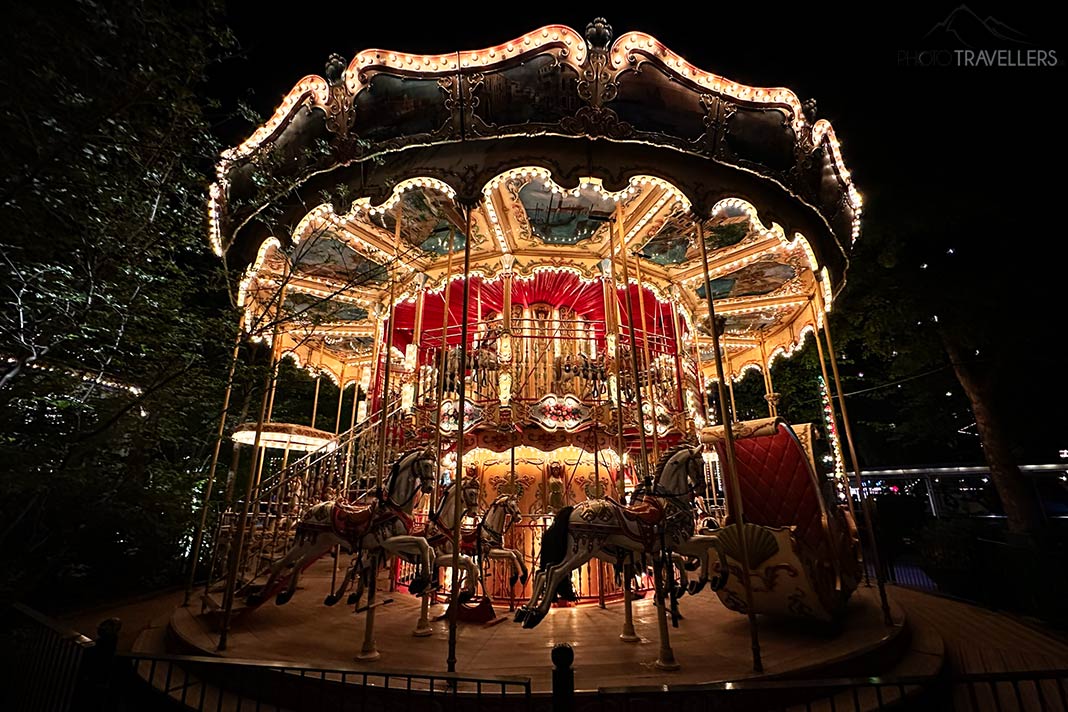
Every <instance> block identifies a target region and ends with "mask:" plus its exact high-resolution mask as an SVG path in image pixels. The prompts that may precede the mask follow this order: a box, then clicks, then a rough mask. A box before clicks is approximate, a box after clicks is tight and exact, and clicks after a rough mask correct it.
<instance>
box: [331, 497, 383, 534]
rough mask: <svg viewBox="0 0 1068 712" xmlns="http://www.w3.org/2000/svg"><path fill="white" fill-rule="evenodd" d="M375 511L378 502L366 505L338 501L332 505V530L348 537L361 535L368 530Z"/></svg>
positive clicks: (376, 510)
mask: <svg viewBox="0 0 1068 712" xmlns="http://www.w3.org/2000/svg"><path fill="white" fill-rule="evenodd" d="M377 513H378V502H372V503H371V504H366V505H351V504H341V503H340V502H338V503H336V504H335V505H334V522H333V524H334V531H336V532H337V533H338V534H341V535H342V536H344V537H346V538H349V539H353V538H355V537H359V536H363V535H364V534H365V533H366V532H367V531H368V530H370V528H371V523H372V522H373V521H374V520H375V515H376V514H377Z"/></svg>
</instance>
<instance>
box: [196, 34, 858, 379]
mask: <svg viewBox="0 0 1068 712" xmlns="http://www.w3.org/2000/svg"><path fill="white" fill-rule="evenodd" d="M325 74H326V76H325V78H324V77H319V76H309V77H305V78H304V79H302V80H301V81H300V82H299V83H298V84H297V85H296V86H295V87H294V88H293V89H292V90H291V91H290V92H289V94H288V95H287V96H286V97H285V99H284V100H283V102H282V104H281V106H279V108H278V109H277V110H276V111H275V113H274V115H273V116H272V117H271V119H270V120H269V121H268V122H267V123H266V124H264V125H263V126H261V127H260V128H259V129H257V130H256V132H255V133H254V134H253V135H252V136H251V137H250V138H249V139H248V140H246V141H245V142H244V143H242V144H241V145H240V146H237V147H235V148H232V149H230V150H228V151H226V152H225V153H224V155H223V158H222V160H221V161H220V163H219V165H218V167H217V181H216V182H215V184H214V185H213V186H212V190H211V199H210V206H209V218H210V240H211V244H212V247H213V249H214V250H215V251H216V253H218V254H219V255H220V256H225V258H226V259H227V260H228V262H229V263H230V264H231V266H237V267H241V268H246V267H247V271H246V277H245V279H244V280H243V281H242V283H241V288H240V291H241V293H240V294H239V299H240V300H241V302H242V303H243V304H244V305H245V307H246V328H248V329H249V330H250V331H251V332H253V333H260V334H261V335H263V336H272V333H273V332H269V331H267V330H266V329H265V328H264V325H265V324H267V323H268V322H273V321H274V317H276V316H281V317H282V319H283V321H282V324H283V326H282V327H281V329H280V330H279V334H278V335H279V337H280V338H281V339H282V340H283V341H282V348H283V351H286V352H289V353H290V354H292V356H293V357H294V358H296V359H297V360H298V361H300V362H302V363H307V364H309V365H311V366H314V367H321V368H322V369H323V370H324V371H326V372H328V373H331V374H332V375H333V377H334V378H335V379H339V380H349V379H351V378H354V377H355V375H356V370H355V368H352V367H353V366H355V365H357V364H360V363H363V362H365V361H366V360H367V359H368V358H369V356H370V352H371V350H372V347H373V345H374V343H375V340H376V336H377V337H379V338H380V334H381V333H382V332H380V331H376V329H381V325H382V320H381V319H379V318H378V317H380V316H383V315H384V314H385V313H386V308H385V305H388V302H389V293H390V283H391V281H392V285H393V289H394V294H395V297H397V299H398V303H399V306H398V310H397V317H396V318H397V321H398V324H397V326H399V327H403V324H401V322H402V321H403V320H404V318H405V317H404V315H405V314H406V313H408V312H411V311H413V310H414V306H413V305H414V303H415V295H416V293H417V292H418V291H419V290H420V289H423V290H428V291H427V293H426V307H425V308H426V309H427V310H428V313H429V312H432V311H433V310H434V309H435V308H436V309H437V310H438V311H437V313H438V314H439V315H440V314H441V313H442V311H443V309H444V306H443V302H444V295H445V294H446V293H447V291H448V290H446V289H445V287H446V285H447V282H448V280H449V279H450V275H451V278H455V277H456V276H457V273H458V259H457V257H456V256H455V255H456V252H455V251H457V250H462V248H463V247H464V244H465V241H467V240H470V242H471V274H472V275H473V276H475V277H477V278H478V280H479V282H478V284H479V285H480V287H479V288H480V290H482V289H484V290H486V293H487V294H489V293H491V292H492V290H493V289H494V287H493V285H494V284H495V283H497V282H498V281H499V278H500V276H501V275H502V273H504V272H511V273H514V274H515V276H516V280H517V282H516V283H517V284H520V283H523V282H524V281H525V282H526V284H527V286H526V287H525V288H526V289H528V290H530V292H531V293H535V292H537V291H538V290H552V289H558V290H559V289H565V287H564V286H561V285H563V284H564V282H562V281H560V280H561V277H560V275H566V276H567V280H564V281H567V286H566V289H567V290H570V291H569V292H568V294H569V295H570V294H573V295H574V299H575V300H579V299H581V296H582V294H583V293H584V292H583V290H582V288H581V285H582V284H589V283H592V282H595V281H597V280H598V279H599V278H600V276H601V270H602V269H604V268H605V267H604V263H603V262H602V261H603V260H605V258H606V257H609V255H610V252H611V249H612V240H611V239H610V232H612V231H613V230H614V229H615V228H614V227H613V226H614V225H615V223H614V221H615V220H618V221H620V223H621V226H620V227H618V232H616V233H615V234H616V235H621V236H622V240H623V242H624V245H625V248H626V251H627V254H628V255H630V256H631V257H632V258H633V260H634V262H635V266H636V267H637V269H634V268H632V271H631V273H630V278H631V281H632V282H635V281H637V277H638V274H637V272H638V271H639V270H640V278H641V282H642V283H643V284H644V285H645V287H646V290H647V294H648V295H649V297H650V298H652V299H654V300H655V302H656V303H657V304H663V305H674V306H675V307H677V309H678V312H679V313H680V314H681V316H682V320H683V322H684V324H685V326H686V331H687V332H688V333H691V334H693V335H695V336H696V338H697V341H698V344H699V345H702V346H703V347H707V346H709V343H708V342H709V337H707V331H706V329H705V328H704V325H705V324H706V323H707V307H706V304H705V287H704V278H703V263H702V260H701V254H700V245H699V243H698V241H697V238H698V236H699V235H703V236H704V239H705V240H706V244H707V246H708V249H709V268H710V277H711V287H712V290H713V296H714V298H715V300H716V310H717V313H718V314H720V315H721V316H723V317H725V318H726V330H725V337H724V345H725V349H726V355H727V357H728V360H729V368H730V369H731V371H732V373H734V374H735V375H739V374H740V373H741V372H742V371H743V370H744V369H745V368H747V367H752V366H760V365H762V364H767V363H769V362H770V361H771V360H772V359H774V358H775V357H776V356H778V355H782V354H784V353H785V354H788V353H789V352H790V351H792V350H793V349H794V348H796V346H797V344H798V343H799V342H800V340H801V339H802V338H803V336H804V333H805V332H806V331H807V330H809V329H811V328H813V326H818V324H817V323H816V322H817V320H819V319H821V318H822V316H821V315H822V313H823V312H822V309H821V307H823V308H828V309H829V308H830V304H831V303H832V301H833V297H834V295H835V294H836V293H837V292H838V291H839V290H840V288H841V286H842V285H843V284H844V280H845V276H846V271H847V268H848V264H849V254H850V250H851V247H852V244H853V242H854V240H855V239H856V237H857V235H858V231H859V220H860V213H861V199H860V196H859V194H858V193H857V191H856V190H855V188H854V187H853V184H852V181H851V178H850V174H849V172H848V170H846V168H845V166H844V164H843V161H842V157H841V152H840V149H839V144H838V141H837V139H836V138H835V135H834V130H833V128H832V127H831V125H830V124H829V123H828V122H827V121H825V120H817V119H816V117H815V115H814V114H815V107H814V103H812V102H806V103H802V102H801V101H800V100H799V99H798V98H797V96H796V95H795V94H794V93H793V92H791V91H789V90H788V89H782V88H759V87H748V86H745V85H742V84H738V83H735V82H732V81H730V80H728V79H725V78H723V77H720V76H717V75H714V74H710V73H708V72H705V71H702V70H700V69H698V68H696V67H694V66H693V65H691V64H689V63H688V62H687V61H686V60H684V59H683V58H681V57H679V56H678V55H676V54H675V53H673V52H672V51H671V50H669V49H668V48H667V47H665V46H664V45H663V44H662V43H660V42H659V41H658V40H656V39H654V38H652V37H650V36H648V35H646V34H644V33H641V32H627V33H624V34H623V35H622V36H621V37H619V38H618V39H616V40H615V41H614V42H611V28H610V27H609V26H608V25H607V23H604V22H603V21H602V20H597V21H595V22H593V23H591V24H590V25H589V26H588V27H587V29H586V33H585V36H583V35H580V34H579V33H578V32H576V31H574V30H572V29H570V28H567V27H563V26H557V25H553V26H548V27H544V28H541V29H538V30H535V31H534V32H531V33H528V34H526V35H524V36H522V37H519V38H516V39H515V40H512V41H510V42H506V43H503V44H500V45H497V46H495V47H490V48H486V49H481V50H475V51H460V52H454V53H448V54H443V55H409V54H403V53H397V52H389V51H385V50H367V51H364V52H360V53H359V54H357V55H356V57H355V58H353V59H352V61H351V62H349V63H348V65H347V66H346V65H345V63H344V62H343V61H342V60H341V59H340V58H339V57H336V56H335V57H332V58H331V60H330V62H329V63H328V65H327V71H326V72H325ZM468 209H470V211H471V226H470V230H468V228H467V221H466V217H465V212H466V211H467V210H468ZM398 216H399V227H398ZM468 232H469V233H470V234H467V233H468ZM450 245H451V247H452V249H453V251H454V257H453V259H452V261H451V269H450V259H449V257H448V253H449V251H450ZM554 280H556V281H555V282H554ZM481 293H482V292H481V291H480V294H481ZM435 295H436V296H435ZM435 299H436V300H437V301H436V302H435ZM435 304H437V305H438V306H437V307H435ZM405 305H407V306H405ZM572 306H574V305H572ZM471 308H472V314H470V315H468V316H469V318H472V317H473V314H474V312H473V310H474V309H481V308H482V307H481V304H476V302H475V301H474V300H472V307H471ZM575 308H576V310H577V309H578V307H577V306H576V307H575ZM406 309H407V310H408V311H407V312H406V311H405V310H406ZM458 309H459V302H458V300H456V299H453V300H452V306H450V310H451V311H453V312H456V311H458ZM654 313H655V312H654ZM438 318H440V316H439V317H438ZM653 318H654V319H655V317H653ZM430 320H431V321H432V320H433V319H432V318H431V319H430ZM401 342H403V338H402V339H401ZM395 345H396V342H395ZM709 358H710V356H709ZM702 365H703V366H708V367H709V368H710V366H711V364H710V362H709V363H707V364H704V363H703V364H702ZM346 369H348V370H346Z"/></svg>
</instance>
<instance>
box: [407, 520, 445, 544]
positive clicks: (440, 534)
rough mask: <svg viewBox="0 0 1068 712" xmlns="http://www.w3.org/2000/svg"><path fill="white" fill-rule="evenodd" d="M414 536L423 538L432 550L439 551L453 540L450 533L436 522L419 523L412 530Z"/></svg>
mask: <svg viewBox="0 0 1068 712" xmlns="http://www.w3.org/2000/svg"><path fill="white" fill-rule="evenodd" d="M411 535H412V536H421V537H423V538H424V539H426V543H427V544H429V545H430V548H431V549H438V548H440V547H442V546H444V545H445V544H447V543H448V542H449V540H450V539H452V537H451V535H450V534H449V532H447V531H445V530H444V529H442V528H441V526H439V525H438V524H436V523H434V522H419V523H417V524H416V525H415V526H414V527H413V528H412V530H411Z"/></svg>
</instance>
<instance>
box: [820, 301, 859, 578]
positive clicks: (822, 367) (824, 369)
mask: <svg viewBox="0 0 1068 712" xmlns="http://www.w3.org/2000/svg"><path fill="white" fill-rule="evenodd" d="M816 288H817V289H819V286H818V285H817V287H816ZM808 306H809V308H810V309H811V311H812V327H813V329H815V332H814V333H813V334H812V336H813V341H815V342H816V354H817V355H818V356H819V360H820V373H821V374H823V382H824V383H825V384H827V389H828V391H829V390H830V384H831V379H830V378H828V377H827V363H826V361H825V360H824V356H823V342H822V341H820V319H819V317H818V315H817V312H816V302H815V300H814V299H810V300H809V302H808ZM825 318H826V317H825ZM827 401H828V403H830V404H831V427H833V428H834V429H835V431H837V430H838V418H837V417H836V416H835V414H834V404H833V403H832V402H831V398H830V393H828V394H827ZM828 435H829V434H828ZM842 467H845V463H842ZM845 494H846V497H845V499H846V504H847V505H849V515H850V516H851V517H853V521H854V522H856V521H857V513H856V511H855V510H854V507H853V497H852V495H850V494H849V473H848V472H847V473H846V493H845ZM860 555H861V561H863V562H864V564H865V565H864V574H865V576H867V573H868V566H867V562H866V561H864V551H863V548H862V549H861V552H860Z"/></svg>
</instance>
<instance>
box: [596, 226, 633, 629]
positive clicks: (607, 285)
mask: <svg viewBox="0 0 1068 712" xmlns="http://www.w3.org/2000/svg"><path fill="white" fill-rule="evenodd" d="M608 240H609V250H610V252H609V255H610V257H608V258H607V260H602V261H601V265H602V268H601V284H602V287H603V289H602V294H603V297H602V298H603V299H604V335H605V349H606V351H607V346H608V333H609V331H611V332H612V341H613V344H614V347H613V350H614V351H615V353H614V354H613V355H612V368H613V369H614V370H615V372H616V373H615V375H616V441H617V442H616V447H617V449H618V451H619V471H618V472H617V473H616V494H617V496H618V497H619V499H620V501H622V500H623V495H624V493H625V492H626V481H625V480H626V478H625V477H624V475H623V465H624V458H625V456H626V454H627V450H626V446H625V444H624V440H623V380H622V374H621V373H620V371H619V364H620V361H621V360H622V358H623V357H622V351H621V350H620V346H619V291H618V290H617V289H616V269H615V260H614V255H615V249H616V248H615V233H613V232H612V230H611V229H609V231H608ZM605 274H607V275H608V279H605ZM605 355H606V357H607V354H605ZM605 371H606V375H607V369H605ZM609 395H611V393H609ZM624 595H626V591H624ZM628 610H629V607H628ZM631 628H632V631H633V626H632V627H631ZM635 639H637V636H635Z"/></svg>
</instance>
